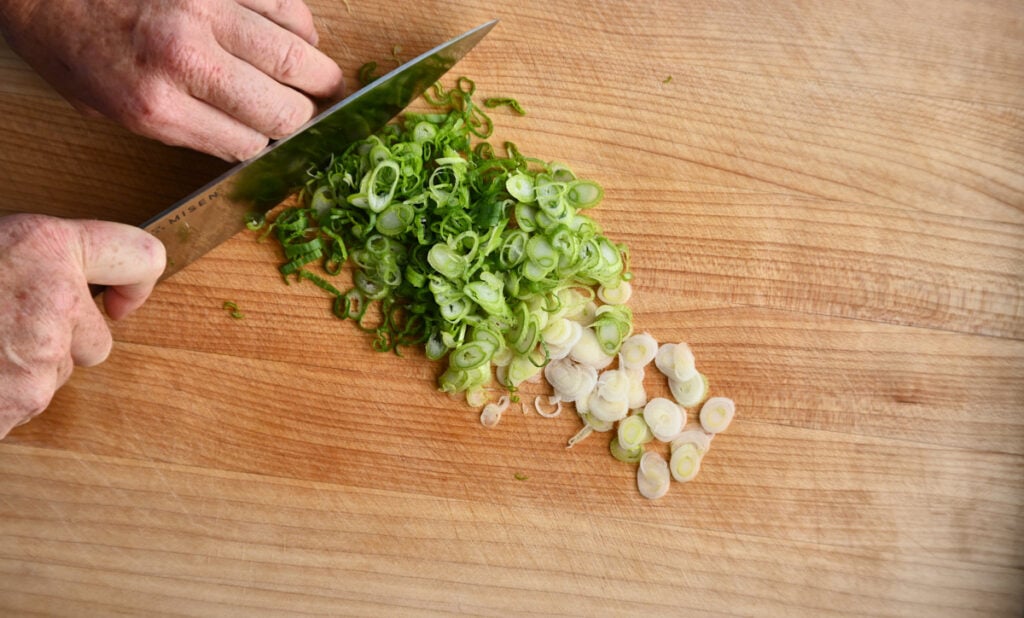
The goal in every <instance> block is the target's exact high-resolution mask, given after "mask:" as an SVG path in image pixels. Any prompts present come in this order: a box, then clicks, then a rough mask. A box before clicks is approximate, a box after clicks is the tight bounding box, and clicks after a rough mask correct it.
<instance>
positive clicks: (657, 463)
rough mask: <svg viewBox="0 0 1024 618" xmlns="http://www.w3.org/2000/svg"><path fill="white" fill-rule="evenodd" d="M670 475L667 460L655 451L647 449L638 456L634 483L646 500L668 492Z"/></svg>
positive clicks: (654, 498) (659, 496) (655, 498)
mask: <svg viewBox="0 0 1024 618" xmlns="http://www.w3.org/2000/svg"><path fill="white" fill-rule="evenodd" d="M671 480H672V475H671V473H670V472H669V468H668V462H667V461H665V458H664V457H662V456H661V455H660V454H658V453H656V452H655V451H647V452H646V453H644V454H643V456H642V457H641V458H640V466H639V467H638V468H637V471H636V485H637V489H639V490H640V495H641V496H643V497H644V498H647V499H648V500H657V499H658V498H661V497H662V496H664V495H665V494H666V493H668V486H669V482H670V481H671Z"/></svg>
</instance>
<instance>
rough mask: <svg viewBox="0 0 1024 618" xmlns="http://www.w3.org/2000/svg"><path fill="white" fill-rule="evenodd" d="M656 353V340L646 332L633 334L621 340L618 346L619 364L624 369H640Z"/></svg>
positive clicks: (652, 358)
mask: <svg viewBox="0 0 1024 618" xmlns="http://www.w3.org/2000/svg"><path fill="white" fill-rule="evenodd" d="M657 353H658V342H657V340H656V339H655V338H654V337H652V336H650V335H649V334H648V333H640V334H638V335H633V336H632V337H629V338H627V339H626V340H625V341H623V342H622V347H621V348H619V366H620V367H623V368H625V369H642V368H644V367H646V366H647V365H648V364H649V363H650V362H651V361H652V360H654V357H655V356H656V355H657Z"/></svg>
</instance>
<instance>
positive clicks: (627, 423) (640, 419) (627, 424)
mask: <svg viewBox="0 0 1024 618" xmlns="http://www.w3.org/2000/svg"><path fill="white" fill-rule="evenodd" d="M616 437H617V438H618V439H619V444H620V445H622V447H623V448H625V449H635V448H636V447H638V446H643V445H644V444H647V443H648V442H650V441H651V440H653V439H654V434H652V433H651V429H650V427H648V426H647V422H646V421H644V416H643V414H642V413H640V414H631V415H629V416H627V417H626V418H624V419H622V420H621V421H619V425H618V427H616Z"/></svg>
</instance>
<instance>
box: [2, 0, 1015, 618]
mask: <svg viewBox="0 0 1024 618" xmlns="http://www.w3.org/2000/svg"><path fill="white" fill-rule="evenodd" d="M309 5H310V6H311V8H312V10H313V12H314V13H315V15H316V19H317V23H318V27H319V31H320V34H321V47H322V48H323V49H324V50H325V51H326V52H327V53H328V54H329V55H331V56H332V57H333V58H335V59H336V60H337V61H338V62H339V64H340V65H341V66H342V67H343V69H344V70H345V71H346V73H347V74H348V75H349V84H350V87H351V86H352V85H354V84H355V73H356V69H357V68H358V67H359V66H360V65H361V64H362V63H363V62H365V61H368V60H377V61H378V62H380V63H381V65H382V66H384V67H385V68H387V67H389V66H393V64H389V63H392V62H393V61H392V60H391V58H392V54H393V52H397V53H398V55H399V57H404V58H411V57H413V56H414V55H416V54H419V53H421V52H423V51H425V50H427V49H428V48H430V47H432V46H433V45H435V44H436V43H439V42H441V41H444V40H446V39H448V38H450V37H451V36H454V35H456V34H458V33H461V32H463V31H465V30H467V29H469V28H471V27H473V26H476V25H478V24H480V23H483V22H484V21H486V20H488V19H491V18H498V19H500V20H501V22H500V24H499V25H498V26H497V27H496V28H495V30H494V31H493V32H492V33H491V34H490V35H488V36H487V38H486V39H485V40H484V41H483V42H482V43H481V44H480V45H479V46H478V47H477V48H476V49H475V50H474V51H473V52H472V53H471V54H470V55H469V56H467V57H466V58H465V59H464V60H463V61H462V62H460V63H459V64H458V65H457V66H456V68H455V69H454V71H453V73H452V77H454V76H456V75H466V76H469V77H471V78H473V79H475V80H476V82H477V86H478V92H479V93H480V95H481V96H513V97H516V98H517V99H518V100H519V101H520V102H521V103H522V105H523V106H524V107H525V108H526V111H527V115H526V116H523V117H519V116H517V115H515V114H514V113H512V112H511V111H510V110H507V109H504V110H501V109H499V110H494V111H493V112H492V117H493V118H494V120H495V125H496V127H497V128H496V134H495V138H494V141H495V143H496V144H498V145H500V144H501V143H502V142H504V141H505V140H510V141H513V142H515V143H516V144H517V146H518V147H519V149H520V150H521V151H522V152H523V153H525V154H526V155H528V156H534V157H538V158H541V159H545V160H559V161H562V162H565V163H567V164H568V165H569V166H570V167H572V168H573V169H574V170H575V171H576V172H577V173H578V174H579V175H580V176H583V177H586V178H591V179H594V180H597V181H598V182H600V183H601V184H602V185H603V186H604V188H605V198H604V201H603V203H602V204H601V205H600V206H599V207H598V208H596V209H595V210H593V211H591V214H592V216H593V217H594V218H595V219H597V220H598V221H599V222H600V224H601V226H602V227H603V229H604V231H605V233H606V234H607V235H608V236H610V237H611V238H613V239H614V240H616V241H620V242H624V243H626V244H628V245H629V247H630V248H631V268H632V272H633V273H634V275H635V278H634V288H635V294H634V297H633V299H632V301H631V303H630V304H631V307H632V308H633V311H634V315H635V325H636V329H637V331H646V332H649V333H651V334H652V335H653V336H654V337H656V338H657V339H658V340H659V341H665V342H678V341H686V342H688V343H689V344H690V345H691V346H692V348H693V350H694V351H695V353H696V357H697V362H698V366H699V368H700V369H701V370H702V372H703V373H705V374H706V375H707V376H708V378H709V380H710V383H711V389H712V393H713V394H716V395H725V396H729V397H732V398H733V399H735V401H736V403H737V417H736V419H735V421H734V422H733V424H732V426H731V427H730V428H729V429H728V431H727V432H726V433H724V434H722V435H721V436H719V437H717V438H716V439H715V441H714V443H713V445H712V448H711V450H710V452H709V453H708V455H707V456H706V458H705V460H704V464H703V467H702V471H701V473H700V475H699V476H698V477H697V479H696V480H695V481H694V482H692V483H689V484H685V485H684V484H679V483H674V484H673V486H672V488H671V490H670V491H669V493H668V495H667V496H666V497H664V498H662V499H661V500H658V501H653V502H652V501H648V500H645V499H643V498H642V497H640V495H639V494H638V492H637V489H636V476H635V466H633V465H629V464H623V463H620V462H618V461H616V460H614V459H613V458H612V457H611V456H610V455H609V454H608V442H609V437H610V436H609V435H608V434H596V435H594V436H592V437H591V438H589V439H588V440H586V441H584V442H582V443H581V444H579V445H578V446H576V447H575V448H573V449H566V448H565V445H566V440H567V439H568V438H569V437H570V436H572V435H573V434H574V433H575V432H576V431H577V430H578V429H579V427H580V424H579V421H578V419H577V417H576V415H575V414H572V413H571V412H568V411H567V413H564V414H563V415H562V416H560V417H558V418H554V419H547V418H542V417H540V416H538V415H537V414H536V413H535V412H532V411H530V412H528V413H526V414H523V413H521V412H520V410H519V408H514V409H513V410H512V411H509V412H507V413H506V414H505V416H504V417H503V418H502V421H501V423H500V425H499V426H498V427H496V428H494V429H486V428H484V427H482V426H481V425H480V423H479V420H478V410H476V409H473V408H469V407H467V406H466V405H465V403H463V402H460V401H458V400H456V399H452V398H449V397H448V396H447V395H444V394H442V393H439V392H438V391H437V390H436V387H435V380H436V378H437V376H438V374H439V372H440V367H439V366H438V365H437V364H435V363H432V362H430V361H429V360H427V359H426V358H424V356H423V355H422V354H421V353H417V352H409V353H406V354H405V355H404V356H403V357H399V356H396V355H393V354H381V353H377V352H374V351H373V350H372V349H371V342H372V341H371V339H372V338H371V336H369V335H367V334H365V333H363V332H360V331H359V330H358V329H356V328H355V327H354V326H353V325H352V324H351V323H350V322H342V321H339V320H338V319H336V318H334V317H333V316H332V315H331V313H330V304H329V299H328V298H327V297H326V296H325V294H324V293H323V292H322V291H321V290H320V289H319V288H317V287H316V286H313V285H311V284H309V283H293V284H292V285H285V284H284V283H283V282H282V279H281V277H280V275H279V274H278V272H277V270H276V267H277V266H278V264H279V263H280V260H281V256H280V254H279V252H278V249H276V248H275V247H274V246H273V244H271V243H267V242H259V241H258V239H257V237H256V235H254V234H252V233H249V232H243V233H241V234H239V235H237V236H236V237H234V238H232V239H231V240H230V241H228V242H226V243H224V244H223V245H222V246H220V247H218V248H217V249H215V250H214V251H213V252H212V253H210V254H209V255H207V256H206V257H204V258H202V259H201V260H199V261H197V262H196V263H194V264H192V265H191V266H189V267H188V268H186V269H185V270H183V271H181V272H180V273H178V274H176V275H174V276H173V277H171V278H170V279H168V280H167V281H166V282H164V283H163V284H161V285H160V286H159V287H158V289H157V290H156V291H155V293H154V294H153V296H152V298H151V300H150V301H149V302H148V303H147V304H146V305H145V306H144V307H143V308H142V309H141V310H140V311H138V312H137V313H136V314H134V315H132V316H130V317H129V318H127V319H124V320H122V321H120V322H117V323H113V322H111V328H112V331H113V334H114V339H115V344H114V349H113V352H112V354H111V356H110V358H109V360H108V361H107V362H105V363H104V364H102V365H100V366H97V367H94V368H90V369H79V370H76V372H75V374H74V375H73V377H72V378H71V380H70V382H69V383H68V384H67V385H66V386H64V388H62V389H61V390H60V391H58V393H57V394H56V396H55V398H54V400H53V402H52V404H51V405H50V407H49V409H48V410H47V411H46V412H45V413H44V414H43V415H42V416H40V417H39V418H37V419H36V420H34V421H33V422H31V423H29V424H27V425H24V426H22V427H20V428H18V429H17V430H15V431H14V432H13V433H12V434H11V435H10V436H9V437H8V438H7V439H5V440H4V441H3V442H0V614H3V615H10V616H18V615H66V616H87V615H120V614H131V615H147V616H153V615H190V616H191V615H196V616H199V615H206V616H210V615H237V616H265V615H286V616H294V615H331V616H335V615H367V616H402V615H417V616H418V615H438V616H442V615H458V614H463V615H483V616H506V615H573V616H594V615H613V616H626V615H641V614H642V615H658V616H786V617H790V616H815V617H817V616H851V617H852V616H927V617H940V616H949V617H957V618H959V617H970V616H1005V617H1012V618H1019V617H1020V616H1021V615H1022V611H1024V5H1022V4H1021V3H1020V2H1016V1H1010V0H1007V1H981V0H962V1H954V0H932V1H921V2H890V1H884V0H877V1H876V0H864V1H856V2H850V1H842V2H840V1H835V0H823V1H820V2H799V1H792V2H784V1H765V2H744V1H740V0H723V1H717V0H715V1H712V0H692V1H687V2H676V1H668V0H663V1H658V0H654V1H650V2H642V3H641V2H621V3H619V2H616V3H613V2H595V1H590V2H583V1H575V0H548V1H544V2H539V1H534V0H519V1H517V2H506V1H501V2H493V3H492V2H486V3H485V2H471V1H455V2H435V1H425V2H402V1H383V2H360V1H358V0H349V1H348V2H337V1H328V0H312V1H310V2H309ZM395 46H400V49H395ZM224 169H227V166H226V164H224V163H222V162H219V161H215V160H213V159H210V158H208V157H206V156H204V155H200V154H196V153H192V152H189V151H185V150H182V149H176V148H170V147H166V146H163V145H160V144H157V143H154V142H151V141H148V140H146V139H144V138H141V137H136V136H133V135H131V134H130V133H128V132H127V131H125V130H123V129H121V128H119V127H117V126H115V125H113V124H111V123H109V122H107V121H105V120H99V119H87V118H83V117H81V116H79V115H78V114H77V112H75V111H74V110H73V109H72V108H71V107H70V105H68V104H67V103H65V102H64V101H63V100H62V99H60V98H59V97H58V96H57V95H56V94H54V93H53V91H51V90H50V89H49V87H48V86H47V85H46V84H45V83H44V82H42V81H41V80H40V79H39V78H38V77H36V76H35V75H34V74H33V73H32V72H31V70H29V69H28V68H27V67H26V66H25V65H24V64H23V63H22V62H21V60H20V59H18V57H17V56H16V55H15V54H14V53H13V52H12V51H10V50H9V49H8V48H6V47H0V182H2V190H3V192H2V194H0V196H2V197H0V213H11V212H21V211H28V212H38V213H47V214H52V215H59V216H66V217H85V218H103V219H110V220H116V221H122V222H127V223H133V224H137V223H140V222H141V221H143V220H145V219H147V218H148V217H149V216H151V215H152V214H154V213H155V212H158V211H159V210H162V209H163V208H165V207H167V206H168V205H170V204H171V203H173V202H174V201H176V200H178V199H179V198H181V197H183V196H184V195H187V194H188V193H190V192H192V191H193V190H195V189H197V188H198V187H200V186H201V185H203V184H204V183H205V182H207V181H208V180H211V179H212V178H213V177H214V176H216V175H217V174H218V173H219V172H221V171H223V170H224ZM225 301H234V302H235V303H237V305H238V307H239V309H240V310H241V311H242V312H243V313H244V315H245V317H244V319H241V320H235V319H232V318H231V316H230V315H229V314H228V312H226V311H225V310H224V309H223V307H222V305H223V303H224V302H225ZM649 380H650V382H649V383H650V384H651V385H652V386H651V390H652V391H654V392H658V390H659V389H661V391H665V390H666V389H665V386H664V383H658V382H657V380H656V379H655V377H654V375H653V374H652V375H651V376H650V378H649ZM530 388H532V389H534V390H533V391H529V392H532V393H535V394H539V393H542V392H544V391H543V389H541V388H540V387H539V386H534V387H530Z"/></svg>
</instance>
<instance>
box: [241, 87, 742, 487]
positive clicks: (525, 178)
mask: <svg viewBox="0 0 1024 618" xmlns="http://www.w3.org/2000/svg"><path fill="white" fill-rule="evenodd" d="M475 89H476V86H475V84H474V82H473V81H472V80H470V79H468V78H465V77H462V78H459V79H458V80H457V82H456V83H455V86H454V87H453V88H451V89H450V90H445V89H444V88H443V87H442V86H441V85H440V84H436V85H435V86H434V87H433V89H432V90H431V91H430V92H428V94H427V95H425V97H424V98H425V99H426V100H427V102H428V103H430V104H431V105H433V106H435V107H436V108H438V110H439V111H438V113H411V112H407V113H405V115H404V117H403V118H402V119H401V120H400V121H399V122H396V123H392V124H390V125H388V126H387V127H385V128H384V129H382V130H381V131H380V132H378V133H377V134H375V135H373V136H370V137H368V138H366V139H364V140H361V141H359V142H356V143H354V144H352V145H351V146H349V147H348V148H347V149H346V150H345V151H344V152H342V153H341V154H339V155H337V156H335V157H334V158H333V160H332V161H331V162H330V163H329V164H328V165H327V166H326V167H324V168H323V169H319V170H314V171H311V173H310V178H309V181H308V182H307V184H306V187H305V188H304V190H303V191H302V193H301V194H300V198H299V204H300V205H299V206H295V207H289V208H286V209H284V210H282V211H280V212H279V213H277V215H276V216H275V217H274V218H273V219H272V221H270V222H269V224H267V225H266V226H265V227H266V230H265V231H264V235H265V236H266V235H269V234H271V233H273V235H274V236H275V237H276V238H277V240H278V241H279V242H280V244H281V246H282V248H283V251H284V256H285V258H286V260H287V261H286V263H285V264H283V265H282V266H281V273H282V274H283V275H284V276H285V277H289V276H293V277H297V278H299V279H307V280H309V281H311V282H313V283H314V284H316V285H317V286H319V287H320V288H322V289H323V290H325V291H326V292H328V293H329V294H331V295H332V296H333V297H334V299H333V312H334V314H335V315H336V316H337V317H339V318H342V319H351V320H352V321H353V322H354V323H355V324H356V326H358V327H359V328H361V329H363V330H364V331H367V332H369V333H372V334H373V336H374V339H373V347H374V348H375V349H376V350H378V351H382V352H384V351H394V352H396V353H398V352H399V351H400V350H401V348H403V347H407V346H422V348H423V349H424V351H425V353H426V355H427V357H428V358H430V359H433V360H441V361H443V360H446V361H447V366H446V369H445V370H444V372H443V373H442V374H441V376H440V378H439V387H440V389H441V390H442V391H444V392H448V393H453V394H454V393H462V394H464V395H465V397H466V400H467V402H468V403H469V404H470V405H472V406H474V407H483V411H482V413H481V416H480V421H481V422H482V423H483V424H484V425H485V426H493V425H495V424H497V422H498V421H499V419H500V418H501V414H502V412H503V411H504V410H505V409H506V408H507V407H508V405H509V403H510V402H514V401H518V390H519V386H520V385H521V384H522V383H523V382H525V381H527V380H533V379H538V378H539V377H540V376H541V374H542V372H543V375H544V376H545V377H546V378H547V380H548V382H549V383H550V384H551V385H552V387H553V388H554V391H555V395H554V396H553V397H551V398H550V400H549V402H548V405H550V406H556V407H555V408H554V410H553V411H545V410H544V409H543V406H542V405H541V402H540V400H539V398H538V400H537V401H536V402H535V405H536V409H537V411H538V413H540V414H541V415H543V416H554V415H557V414H558V413H559V411H560V410H561V403H562V402H563V401H567V402H573V403H574V404H575V407H576V410H577V412H578V413H579V415H580V417H581V419H583V421H584V428H583V430H581V432H580V433H578V434H577V435H576V436H574V437H573V439H572V440H570V446H572V445H573V444H575V443H576V442H578V441H579V440H580V439H582V438H583V437H585V436H586V435H589V434H590V433H591V432H593V431H609V430H611V429H613V428H614V427H615V426H616V423H618V427H619V431H618V434H617V436H616V438H615V439H613V440H612V445H611V451H612V454H613V455H615V456H616V458H618V459H621V460H623V461H629V462H634V463H636V462H638V463H640V466H639V468H640V470H639V471H638V484H639V487H640V490H641V493H643V494H644V495H645V496H647V497H660V496H661V495H663V494H664V491H665V490H667V480H668V476H669V472H670V470H669V468H668V464H666V462H665V461H664V459H663V458H661V456H660V455H657V454H656V453H653V452H651V453H647V454H645V453H644V448H645V444H647V443H648V442H650V441H651V439H652V438H654V437H656V438H658V439H659V440H662V441H664V442H673V441H676V442H678V440H679V439H681V438H680V436H683V437H686V436H689V437H690V441H689V442H686V448H685V449H683V450H684V451H685V453H686V454H687V457H688V459H685V461H683V459H681V458H680V457H676V456H674V457H673V463H672V467H671V475H672V476H673V477H675V478H676V479H677V480H683V481H685V480H690V479H691V478H692V477H693V475H695V474H696V468H697V467H699V463H700V458H701V457H702V456H703V453H704V452H705V451H706V450H707V445H708V444H709V443H710V436H712V435H713V434H714V433H717V432H718V431H721V430H722V429H724V427H725V425H727V424H728V422H729V420H730V419H731V418H732V413H733V412H732V408H731V405H732V402H731V401H729V400H726V401H728V405H726V404H723V403H721V402H720V401H717V400H721V399H723V398H712V400H709V401H708V404H710V403H712V401H716V402H717V403H716V404H715V405H716V406H718V407H717V408H716V410H718V409H719V408H721V406H723V405H725V406H726V408H728V410H725V409H724V408H723V409H722V410H720V411H719V413H718V414H717V416H715V419H717V420H716V421H715V422H717V425H714V427H709V426H707V425H704V426H703V427H699V428H698V429H699V431H694V430H693V428H692V427H690V426H687V425H686V423H685V409H684V408H681V407H679V405H678V404H676V403H673V402H671V401H668V400H664V399H658V398H656V399H653V400H651V401H647V396H646V393H645V391H644V388H643V373H644V371H643V367H644V366H645V365H646V364H648V363H649V362H651V361H652V360H655V356H656V353H657V352H658V347H657V343H656V342H654V340H653V338H651V337H650V336H649V335H646V334H643V335H633V315H632V312H631V311H630V309H629V308H628V307H627V306H626V303H627V302H628V300H629V298H630V295H631V291H632V288H631V285H630V283H629V281H630V279H631V274H630V272H629V252H628V250H627V248H626V247H625V245H622V244H617V243H615V242H613V241H611V240H610V239H609V238H608V237H607V236H605V235H604V234H603V232H602V230H601V227H600V226H599V225H598V224H597V223H596V222H595V221H594V220H593V219H591V218H590V217H588V216H587V215H586V214H585V211H586V210H587V209H588V208H591V207H593V206H595V205H597V204H598V202H600V201H601V199H602V197H603V191H602V189H601V187H600V186H599V185H598V184H597V183H595V182H593V181H591V180H585V179H581V178H578V177H577V176H576V174H574V173H573V172H572V170H571V169H569V168H568V167H567V166H565V165H563V164H561V163H553V162H545V161H543V160H540V159H534V158H530V157H526V156H523V155H522V154H521V153H520V152H519V151H518V149H517V148H516V147H515V145H514V144H512V143H509V142H506V143H505V144H504V146H503V151H504V155H500V154H499V153H498V152H497V151H496V150H495V149H494V148H493V147H492V145H491V144H490V143H489V142H487V141H485V140H486V139H487V138H489V137H491V134H492V132H493V124H492V122H491V119H490V117H489V116H488V114H487V113H486V112H485V111H484V109H483V108H482V107H481V106H479V105H477V103H476V101H474V99H473V95H474V93H475ZM498 106H507V107H510V108H512V109H513V110H515V111H516V112H518V113H520V114H522V113H525V112H524V111H523V110H522V108H521V107H520V106H519V104H518V102H516V101H515V100H514V99H497V98H495V99H486V100H485V101H484V107H488V108H493V107H498ZM474 142H475V143H474ZM261 227H264V222H263V221H259V222H255V223H253V224H252V225H250V228H251V229H259V228H261ZM346 262H350V263H351V264H352V269H353V270H352V282H353V284H352V286H351V287H350V289H347V290H346V291H341V290H339V289H338V288H336V287H335V286H334V285H333V284H332V283H331V282H330V281H329V280H328V278H329V277H333V276H335V275H338V274H339V273H340V272H341V270H342V267H343V265H344V264H345V263H346ZM314 263H317V264H319V265H320V266H322V274H317V273H315V272H313V271H311V270H309V269H308V268H307V266H308V265H310V264H314ZM651 346H653V348H652V347H651ZM662 349H666V350H678V353H676V354H675V356H672V354H671V352H670V353H668V354H667V355H665V354H660V353H659V354H658V365H659V369H662V372H663V373H666V375H669V381H670V383H672V384H674V385H673V387H672V388H673V395H676V394H677V393H676V389H677V387H678V389H679V393H680V394H679V396H678V397H676V399H677V400H678V399H679V398H680V397H683V398H684V399H685V402H686V404H688V405H690V406H694V405H697V404H700V403H702V402H704V400H705V399H706V396H707V380H706V379H704V377H703V376H701V375H700V374H698V373H697V372H696V370H695V369H694V368H693V363H692V355H690V356H689V357H687V356H686V354H682V352H683V351H684V350H685V352H686V353H689V347H688V346H686V344H678V345H676V344H668V345H665V346H662ZM662 357H664V358H662ZM677 357H679V358H677ZM616 359H618V368H617V369H609V370H607V371H604V372H603V373H601V374H600V375H598V371H599V370H601V369H605V368H607V367H609V366H610V365H611V364H612V362H613V361H615V360H616ZM680 359H681V360H680ZM677 360H678V362H679V363H681V364H686V363H689V364H686V368H684V369H682V370H680V371H679V372H675V373H671V374H670V373H668V370H666V369H665V368H663V365H664V367H674V365H673V364H672V363H674V362H676V361H677ZM691 370H692V371H691ZM695 376H699V379H697V378H695ZM495 382H497V384H498V388H499V389H500V391H504V392H506V394H505V395H504V396H502V397H501V398H500V399H499V400H498V401H497V402H492V401H491V399H492V396H491V393H492V392H494V391H495V389H494V388H493V386H494V384H495ZM675 383H678V386H677V385H675ZM708 404H705V406H707V405H708ZM641 409H643V411H641ZM631 411H632V412H633V414H632V415H631ZM644 413H646V421H643V420H641V419H644V418H645V417H644ZM709 418H710V416H709ZM655 419H657V420H655ZM701 420H702V422H703V420H704V416H703V414H702V416H701ZM652 432H653V433H652ZM680 448H682V445H679V444H675V443H674V444H673V453H675V452H677V451H678V452H683V451H680ZM648 455H657V458H656V460H655V459H651V458H650V457H648ZM677 460H679V461H681V462H682V463H679V464H678V466H684V465H685V466H689V467H687V468H685V469H681V470H677V467H678V466H677ZM691 473H692V474H691ZM663 481H664V482H663ZM652 488H653V489H652Z"/></svg>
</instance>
